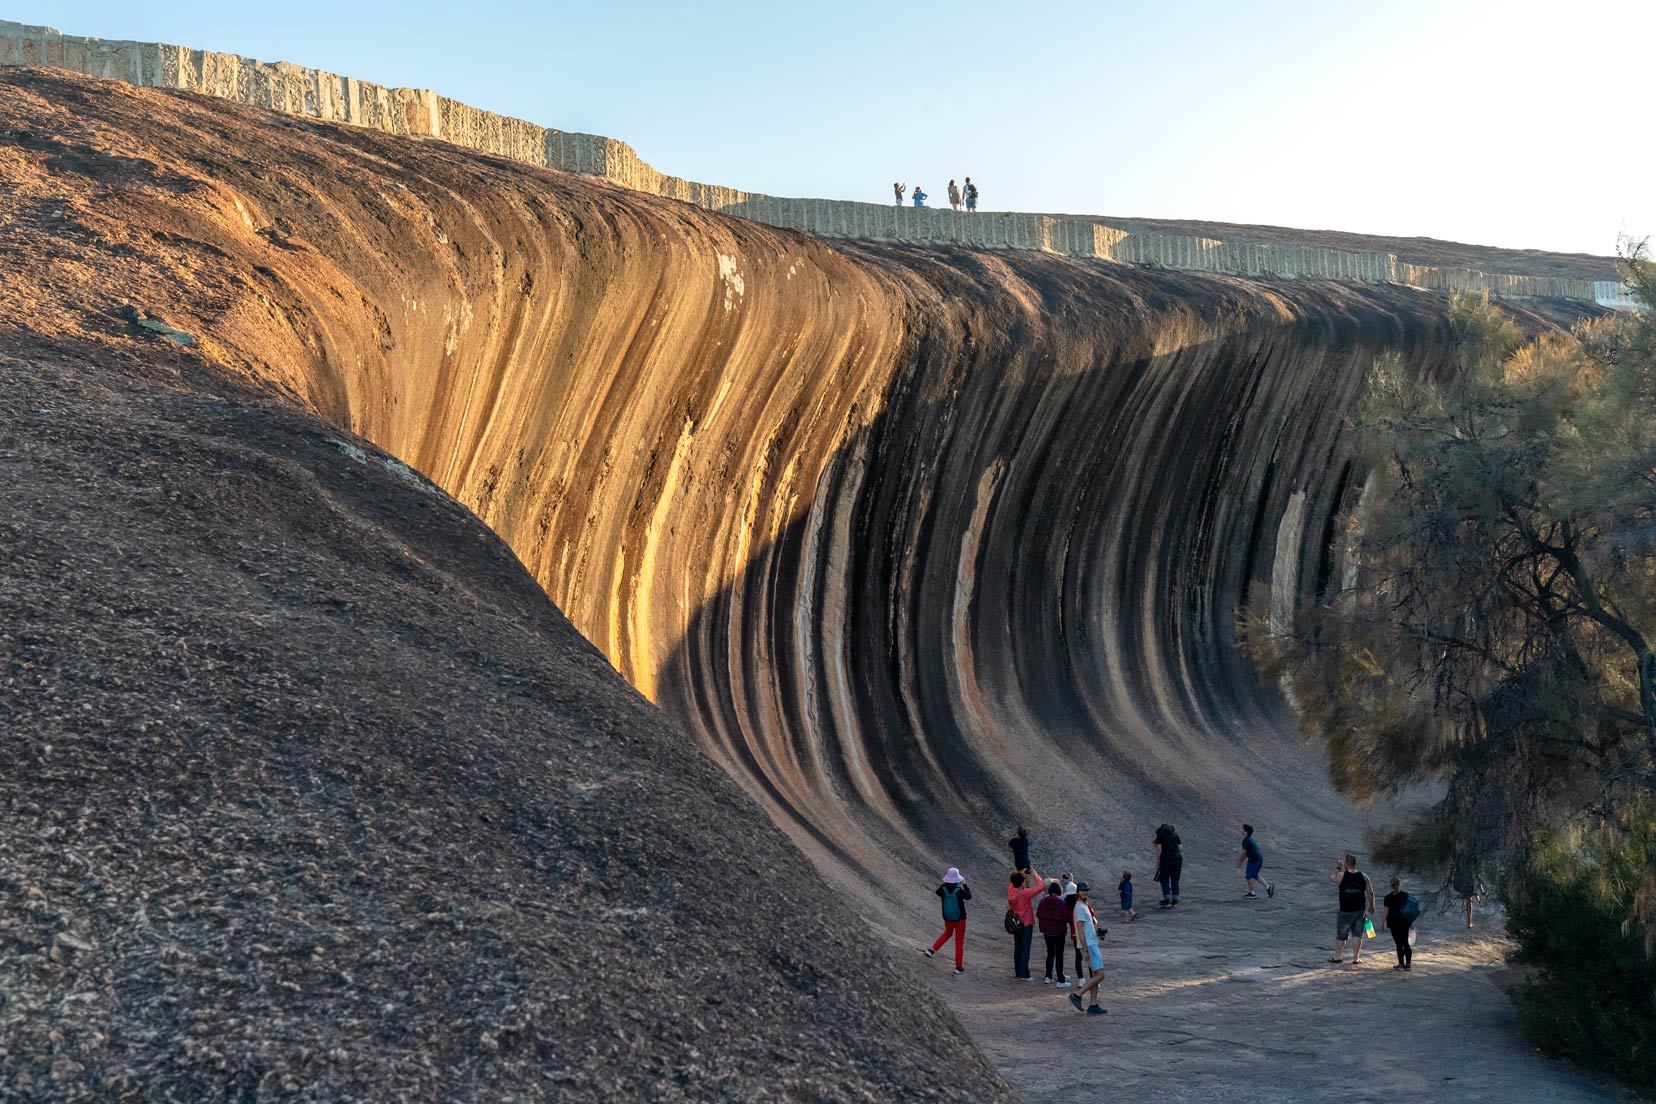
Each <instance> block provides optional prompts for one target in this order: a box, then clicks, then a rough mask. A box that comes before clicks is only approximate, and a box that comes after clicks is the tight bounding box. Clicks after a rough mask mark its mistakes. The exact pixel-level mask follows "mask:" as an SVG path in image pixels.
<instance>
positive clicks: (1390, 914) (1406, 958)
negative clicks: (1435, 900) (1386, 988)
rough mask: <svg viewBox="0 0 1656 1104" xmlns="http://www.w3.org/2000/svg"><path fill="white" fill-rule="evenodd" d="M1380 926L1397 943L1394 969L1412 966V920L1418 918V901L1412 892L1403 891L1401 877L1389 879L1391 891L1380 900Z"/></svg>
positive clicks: (1406, 968) (1410, 967) (1405, 968)
mask: <svg viewBox="0 0 1656 1104" xmlns="http://www.w3.org/2000/svg"><path fill="white" fill-rule="evenodd" d="M1380 906H1381V912H1380V926H1381V927H1383V928H1385V929H1386V930H1387V931H1389V932H1391V936H1392V942H1393V943H1396V944H1397V965H1396V966H1394V967H1392V969H1394V970H1409V969H1412V968H1413V967H1414V922H1415V921H1416V920H1419V919H1420V901H1419V900H1418V899H1416V898H1415V896H1414V895H1413V894H1410V893H1404V892H1403V879H1402V878H1393V879H1392V880H1391V892H1390V893H1388V894H1386V896H1385V899H1384V900H1382V901H1381V902H1380Z"/></svg>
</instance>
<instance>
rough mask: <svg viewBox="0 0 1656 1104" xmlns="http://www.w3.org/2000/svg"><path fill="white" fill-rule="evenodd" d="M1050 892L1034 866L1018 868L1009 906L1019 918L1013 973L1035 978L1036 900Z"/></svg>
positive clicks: (1014, 935) (1021, 978)
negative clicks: (1032, 969) (1032, 963)
mask: <svg viewBox="0 0 1656 1104" xmlns="http://www.w3.org/2000/svg"><path fill="white" fill-rule="evenodd" d="M1045 892H1046V887H1045V886H1044V885H1042V884H1041V876H1040V875H1039V874H1037V873H1035V871H1033V870H1014V871H1013V872H1012V884H1011V885H1009V886H1007V887H1006V908H1007V911H1008V912H1010V913H1011V914H1012V919H1013V920H1014V921H1016V924H1015V927H1016V930H1015V931H1013V932H1012V976H1013V977H1015V978H1017V979H1018V980H1019V981H1034V980H1035V977H1034V975H1033V974H1031V973H1030V972H1029V949H1030V948H1031V947H1032V946H1034V944H1035V902H1036V901H1037V900H1039V899H1040V897H1041V895H1042V894H1043V893H1045Z"/></svg>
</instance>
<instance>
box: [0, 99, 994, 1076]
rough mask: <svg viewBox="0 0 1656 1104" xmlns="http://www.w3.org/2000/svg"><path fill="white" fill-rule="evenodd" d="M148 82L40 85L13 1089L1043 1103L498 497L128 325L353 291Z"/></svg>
mask: <svg viewBox="0 0 1656 1104" xmlns="http://www.w3.org/2000/svg"><path fill="white" fill-rule="evenodd" d="M112 92H113V90H111V89H103V88H94V87H92V86H90V85H87V84H70V83H66V82H63V81H60V80H57V79H55V78H51V77H44V76H41V75H39V74H36V75H32V76H25V77H22V78H21V79H19V78H17V77H16V75H11V74H8V76H7V79H6V80H5V81H4V83H3V84H0V105H3V106H0V117H3V118H4V119H5V120H6V123H5V127H6V133H5V134H4V135H3V136H0V179H3V180H4V182H5V183H4V186H3V187H0V235H3V237H4V240H5V241H6V243H7V245H6V250H5V253H4V265H5V273H4V280H3V281H0V300H3V301H4V306H3V309H0V315H3V317H4V318H5V319H6V323H5V325H4V327H3V328H0V473H3V476H4V477H3V478H0V1098H3V1099H6V1100H20V1101H21V1100H53V1101H66V1100H96V1101H109V1100H131V1101H159V1100H213V1099H221V1100H249V1101H251V1100H274V1099H307V1100H318V1101H330V1102H332V1101H346V1100H410V1101H430V1100H455V1099H480V1100H542V1099H544V1100H587V1099H613V1100H625V1101H634V1100H644V1099H658V1100H672V1099H710V1100H711V1099H718V1100H746V1099H753V1100H762V1099H798V1100H815V1099H821V1100H868V1099H875V1098H880V1099H887V1098H891V1097H892V1096H894V1095H895V1096H900V1097H902V1098H905V1099H907V1098H925V1099H944V1098H947V1099H958V1098H959V1097H960V1096H961V1095H962V1094H969V1095H970V1096H971V1097H972V1098H973V1099H1003V1098H1007V1097H1009V1095H1010V1094H1009V1093H1008V1091H1007V1090H1006V1088H1005V1086H1004V1084H1003V1083H1002V1082H1001V1081H1000V1080H999V1078H998V1077H997V1076H996V1075H995V1074H994V1073H993V1072H992V1071H991V1070H990V1069H989V1068H988V1067H987V1066H986V1064H985V1063H984V1062H983V1060H982V1059H981V1058H980V1057H979V1056H978V1055H977V1053H976V1052H975V1050H974V1049H972V1048H971V1046H970V1045H969V1044H968V1043H967V1042H966V1041H965V1039H964V1038H963V1036H962V1035H961V1032H960V1030H959V1028H958V1026H957V1025H956V1024H955V1023H954V1021H953V1019H952V1018H951V1017H950V1016H949V1015H948V1014H947V1013H946V1012H944V1011H943V1010H942V1009H941V1008H940V1007H939V1006H938V1005H937V1003H936V1002H935V1001H932V1000H930V999H929V998H926V997H925V996H924V995H923V993H922V992H921V991H919V990H918V989H917V987H916V986H915V985H914V983H913V979H912V977H910V976H909V975H908V974H907V973H905V971H904V970H903V969H900V968H899V967H898V966H897V965H895V964H894V963H892V962H891V961H890V959H889V958H888V956H887V955H886V954H885V953H884V952H882V950H881V949H880V948H878V947H875V946H870V940H869V936H868V934H867V932H866V931H865V930H864V929H863V928H862V927H861V925H860V924H859V923H858V922H857V921H856V920H855V919H854V916H853V912H852V910H851V909H850V908H849V907H847V906H846V905H845V904H843V903H840V902H838V901H836V900H835V899H834V898H833V896H832V895H830V894H827V893H825V892H824V891H823V889H822V887H821V885H820V883H819V881H818V879H817V878H816V877H815V875H814V873H813V871H812V870H811V869H810V867H809V865H808V864H807V863H806V861H805V860H804V858H803V857H802V856H801V854H800V853H799V852H798V851H797V850H796V849H795V848H793V847H792V846H790V845H789V844H788V843H787V841H786V840H785V838H784V837H783V836H782V835H781V834H780V833H779V832H778V831H777V830H776V829H775V827H774V826H773V825H772V824H771V823H770V822H769V821H768V820H767V819H766V818H765V816H764V814H763V813H762V812H761V811H760V810H759V808H758V807H757V806H756V805H755V804H754V803H753V802H752V801H751V800H749V799H748V798H747V797H745V796H744V795H743V794H742V793H741V792H740V790H739V789H738V788H737V787H736V785H735V784H734V783H732V782H731V781H730V780H729V778H727V777H726V776H725V775H724V774H723V773H722V772H721V771H720V770H719V769H718V768H717V767H716V766H715V765H714V764H713V763H712V762H711V761H710V760H708V759H707V757H706V756H705V755H703V754H702V753H701V752H699V751H698V750H696V749H695V748H694V746H693V745H692V744H691V743H690V742H689V740H687V739H686V738H685V736H684V734H683V733H682V732H681V731H679V730H678V729H676V728H674V727H673V726H672V725H671V724H670V723H669V722H668V721H667V720H666V719H664V718H663V717H662V715H661V714H660V713H659V712H658V711H657V710H656V709H654V708H653V707H651V706H650V705H649V704H648V703H647V702H645V701H644V700H643V699H642V698H641V697H640V696H639V695H638V694H637V693H635V692H634V691H633V690H632V689H631V688H630V687H628V686H626V684H625V683H623V682H622V681H621V680H620V679H619V678H618V677H617V676H616V675H615V673H614V671H613V670H612V669H611V668H610V666H609V664H608V663H607V662H605V660H604V658H603V657H602V656H601V655H600V654H599V653H598V652H597V651H596V650H595V649H594V648H593V647H592V646H591V645H590V644H588V643H587V642H586V641H585V640H584V639H582V638H581V636H580V635H579V634H578V633H577V632H576V631H575V630H574V629H573V628H572V627H571V626H570V624H569V622H568V620H567V619H566V618H565V617H563V616H562V615H561V614H560V613H559V612H558V611H557V610H556V609H555V608H554V607H553V606H552V604H551V603H550V602H549V601H548V600H547V598H546V596H545V594H544V593H543V592H542V591H541V590H540V588H539V587H537V586H536V584H535V582H534V580H533V579H532V578H531V577H530V576H529V575H528V573H527V572H525V570H524V569H523V567H522V565H521V564H520V563H519V562H518V561H517V559H516V558H515V557H514V556H513V555H512V553H511V551H510V550H509V549H508V548H507V547H506V546H505V545H504V544H503V543H502V542H501V541H500V539H499V538H498V537H496V536H495V535H494V534H492V533H490V532H489V531H488V530H487V529H486V528H484V527H483V526H482V525H481V524H480V523H479V522H478V521H477V519H476V518H475V517H474V516H473V515H472V514H471V513H470V512H469V511H467V510H466V509H465V508H464V507H462V506H460V505H459V504H457V503H456V502H454V501H453V500H452V499H451V498H449V496H447V495H446V494H443V493H442V492H441V491H439V490H438V489H437V488H435V487H434V486H432V485H431V484H430V483H428V482H427V481H426V480H425V479H423V478H421V477H420V476H418V475H416V474H414V473H413V472H412V471H410V470H409V469H408V468H406V467H405V466H404V465H402V464H401V463H400V462H398V461H395V460H393V459H391V458H390V457H388V456H387V455H385V454H384V453H381V452H379V451H378V450H376V449H374V448H373V447H372V446H371V445H369V444H367V443H366V442H364V441H362V440H361V439H360V438H357V437H355V436H352V435H350V434H348V433H344V432H341V431H340V430H338V429H335V428H333V427H331V426H328V425H326V424H324V423H323V422H322V421H320V420H319V419H318V418H317V417H316V416H315V415H314V414H313V413H312V412H310V411H308V410H306V409H304V408H303V407H302V406H301V405H300V404H298V403H295V402H291V401H277V400H275V399H272V398H270V397H268V396H266V397H260V396H258V395H255V394H253V393H251V392H249V391H247V390H245V389H244V388H243V387H242V386H240V385H239V383H238V381H236V380H235V379H233V378H232V375H233V373H231V372H226V371H225V370H224V367H225V365H226V364H228V365H229V366H231V367H232V368H234V366H235V365H236V361H235V360H234V359H233V356H234V354H231V353H229V352H228V351H227V348H228V347H226V346H222V345H218V344H217V343H216V342H213V341H212V339H209V338H204V339H203V340H202V341H201V342H200V343H191V344H188V345H181V344H176V343H175V342H182V341H185V340H187V339H185V338H184V337H182V336H181V335H174V337H173V338H172V339H169V338H167V337H164V336H160V335H159V334H158V333H157V332H156V331H155V330H153V329H145V328H143V327H141V326H138V325H136V324H134V323H133V322H132V321H131V319H130V318H129V317H127V316H123V312H122V310H121V299H122V298H124V297H131V298H132V299H133V300H134V301H141V302H144V303H146V304H149V305H158V304H159V305H164V306H165V307H166V309H167V310H168V311H169V312H175V311H176V312H178V313H177V314H176V315H175V318H176V319H177V320H178V321H182V322H185V323H187V324H189V325H192V326H198V327H199V328H201V329H203V330H204V331H205V330H206V329H207V327H205V326H201V322H202V321H205V319H206V317H208V316H209V315H213V316H215V317H218V318H220V319H221V320H222V319H227V318H228V315H214V313H213V312H215V311H218V310H221V309H225V308H226V307H227V306H228V304H229V302H230V300H231V299H233V298H234V296H235V295H237V294H241V295H246V294H249V292H248V289H247V285H246V283H245V281H265V280H269V281H272V282H273V283H275V284H278V285H279V282H280V280H281V279H282V277H281V276H280V275H278V267H279V268H280V269H281V270H284V271H287V272H290V273H303V272H306V271H307V270H314V269H316V268H324V267H325V266H324V264H323V263H322V262H320V261H319V260H318V258H317V255H316V253H315V252H314V251H313V250H310V249H309V248H307V247H302V246H299V245H297V244H296V243H295V242H293V241H292V240H290V239H285V238H283V239H282V240H281V241H280V242H279V243H278V242H276V241H275V239H270V240H271V241H272V244H271V245H270V246H269V247H268V248H270V249H272V250H277V251H285V250H290V249H291V250H295V251H297V252H296V258H297V261H298V263H296V264H294V265H293V266H292V267H289V266H286V265H282V266H275V267H270V268H265V269H263V270H261V268H262V260H259V259H250V258H243V259H242V260H243V261H246V262H247V264H246V267H245V268H241V267H239V266H238V264H232V263H231V258H230V257H229V256H228V255H227V254H225V253H220V252H218V251H217V250H216V248H215V247H214V246H213V245H212V244H211V243H210V241H208V240H206V239H203V238H200V237H196V236H194V235H193V234H192V233H191V227H192V218H193V212H194V211H197V210H199V209H200V207H199V205H200V204H202V203H203V202H207V201H211V200H212V199H214V198H219V199H222V198H224V197H225V196H227V195H228V194H229V193H227V192H221V191H218V190H217V188H218V186H216V185H210V184H207V183H205V182H204V181H203V179H202V178H201V177H200V176H199V175H195V174H192V172H191V171H190V170H188V169H187V168H185V167H184V166H182V165H180V164H178V163H168V162H167V160H166V159H165V158H164V156H163V155H161V152H160V151H159V150H157V149H155V148H153V147H146V146H145V145H144V144H143V143H141V142H138V141H135V140H133V139H132V138H131V137H130V136H128V135H122V134H121V133H119V132H118V131H117V130H116V129H115V125H116V124H113V123H111V122H109V121H102V122H98V121H94V120H95V118H96V116H97V115H98V113H99V111H100V110H102V107H103V106H107V105H106V104H102V105H101V104H100V101H101V100H103V98H104V97H105V96H108V95H110V94H111V93H112ZM157 106H166V107H170V108H172V110H173V114H171V115H170V116H168V117H164V118H154V114H155V109H156V107H157ZM127 107H128V109H129V110H130V111H131V112H132V114H131V115H129V116H127V117H126V118H125V119H124V120H122V121H121V125H125V126H127V127H130V128H131V131H132V132H142V131H143V130H146V129H151V128H153V130H154V132H156V133H168V132H169V131H173V130H174V128H177V130H178V133H176V134H174V135H173V136H172V140H175V141H179V142H182V143H188V142H189V141H191V137H190V136H189V135H188V134H187V132H186V128H187V127H188V123H187V120H188V119H189V118H190V116H191V115H192V114H193V105H188V104H182V103H176V102H175V103H169V102H168V101H166V100H165V99H162V98H149V99H147V100H140V101H134V102H132V103H129V104H128V105H127ZM71 110H72V111H73V112H74V118H73V121H71V117H70V116H69V114H68V112H69V111H71ZM117 115H118V113H117ZM229 121H230V122H232V123H234V124H235V125H238V126H241V127H244V128H247V129H249V130H256V129H259V128H260V127H261V126H262V124H259V125H257V126H256V125H254V124H252V123H251V122H250V120H248V119H246V118H232V119H231V120H229ZM269 139H270V140H271V141H272V142H273V143H277V144H281V143H282V142H283V140H284V136H283V135H281V134H280V133H271V134H270V135H269ZM291 145H292V147H293V148H294V149H295V150H302V149H305V148H306V143H305V142H304V141H303V140H298V141H293V142H292V143H291ZM251 152H253V151H251V150H243V151H241V152H240V153H238V154H234V155H230V154H228V153H227V156H237V157H241V156H246V155H247V154H248V153H251ZM249 171H250V172H252V171H257V172H261V173H263V172H267V171H268V169H253V168H251V167H250V169H249ZM272 179H273V181H274V180H276V179H279V178H275V177H272ZM274 186H275V187H276V188H277V189H281V188H282V187H283V186H284V185H283V184H281V183H275V184H274ZM384 186H385V187H386V188H388V189H395V188H396V185H395V183H393V181H392V178H390V177H389V176H387V177H386V178H385V182H384ZM169 211H170V212H171V214H169ZM304 212H305V206H304V204H303V203H299V204H296V210H295V216H296V217H302V216H303V214H304ZM198 232H199V231H198ZM276 235H277V237H280V232H279V231H277V232H276ZM254 240H266V239H254ZM203 260H205V261H207V262H208V263H207V265H206V267H203V266H202V262H203ZM316 286H326V285H322V284H319V285H316ZM227 297H229V298H227ZM191 303H194V304H199V305H200V308H201V309H202V310H203V311H204V312H206V313H204V314H202V315H194V314H193V312H192V311H190V310H189V309H187V308H186V307H185V304H191ZM355 305H356V306H357V307H358V308H361V307H362V304H360V303H357V304H355ZM243 307H244V308H245V307H246V304H245V303H244V304H243ZM302 309H304V308H303V307H301V305H300V304H299V303H298V302H297V301H296V300H291V299H290V300H286V301H283V302H282V303H281V305H280V307H279V308H277V307H275V306H274V305H273V307H272V311H273V313H272V314H270V315H268V316H265V317H264V318H259V317H257V312H255V315H254V316H253V317H251V318H248V317H247V316H243V320H242V322H240V323H238V324H239V325H242V326H244V327H245V328H244V329H242V330H241V333H243V334H244V335H245V336H246V338H247V340H248V342H249V343H248V344H247V345H246V346H245V347H244V348H243V349H241V350H239V352H240V353H242V354H244V355H248V356H262V355H263V354H262V353H261V351H260V350H259V349H258V340H257V338H256V335H258V334H264V335H265V339H266V340H268V341H269V342H270V349H269V351H270V352H272V353H276V354H278V355H279V354H280V352H281V348H282V343H283V341H284V340H288V339H293V340H297V341H299V342H300V344H301V345H302V344H303V340H304V337H303V336H297V337H295V336H294V335H295V330H294V329H293V323H292V322H291V321H285V320H284V319H291V318H292V317H293V316H292V315H287V314H286V313H285V312H289V311H293V312H297V311H299V310H302ZM411 309H412V308H411ZM235 313H236V310H235V308H233V307H231V308H229V314H235ZM367 313H368V314H369V316H370V317H371V316H372V311H368V312H367ZM311 317H312V318H314V316H311ZM315 332H317V331H313V330H307V331H305V333H306V334H307V335H308V334H314V333H315ZM203 348H210V349H212V350H213V351H212V352H211V353H209V354H208V355H207V356H203V355H202V350H203ZM318 352H319V353H320V352H321V350H318ZM217 357H224V358H225V359H224V360H222V361H219V362H218V363H216V364H215V363H213V361H214V360H215V359H216V358H217ZM332 412H333V413H335V414H338V413H339V411H338V410H334V411H332ZM341 420H342V421H347V420H349V419H346V418H341ZM905 979H907V980H905Z"/></svg>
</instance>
